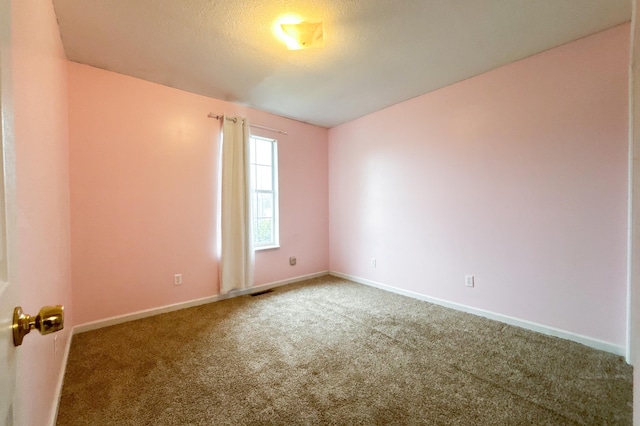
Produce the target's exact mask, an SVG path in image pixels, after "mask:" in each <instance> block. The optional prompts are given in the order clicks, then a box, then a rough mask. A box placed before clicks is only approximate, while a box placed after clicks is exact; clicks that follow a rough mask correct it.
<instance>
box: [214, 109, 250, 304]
mask: <svg viewBox="0 0 640 426" xmlns="http://www.w3.org/2000/svg"><path fill="white" fill-rule="evenodd" d="M222 123H223V124H222V154H221V156H222V161H221V179H220V180H221V184H220V191H221V196H220V293H221V294H225V293H228V292H229V291H231V290H240V289H243V288H248V287H251V286H253V268H254V251H253V237H252V231H251V228H252V226H251V204H250V199H251V198H250V197H251V188H250V173H251V171H250V167H249V123H248V122H247V120H246V119H245V118H242V117H223V119H222Z"/></svg>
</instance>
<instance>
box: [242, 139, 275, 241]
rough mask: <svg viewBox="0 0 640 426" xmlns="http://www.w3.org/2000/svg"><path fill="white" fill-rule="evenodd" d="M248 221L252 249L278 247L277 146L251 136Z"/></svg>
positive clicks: (271, 141) (273, 142)
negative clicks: (249, 218)
mask: <svg viewBox="0 0 640 426" xmlns="http://www.w3.org/2000/svg"><path fill="white" fill-rule="evenodd" d="M250 149H251V153H250V159H249V163H250V166H251V218H252V220H253V245H254V247H255V248H256V249H258V250H259V249H266V248H274V247H278V244H279V241H278V146H277V141H276V140H275V139H267V138H262V137H260V136H251V139H250Z"/></svg>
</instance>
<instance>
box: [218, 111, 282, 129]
mask: <svg viewBox="0 0 640 426" xmlns="http://www.w3.org/2000/svg"><path fill="white" fill-rule="evenodd" d="M207 117H209V118H215V119H216V120H220V119H221V118H222V117H224V116H223V115H217V114H214V113H212V112H210V113H209V115H207ZM227 120H230V118H227ZM249 127H255V128H256V129H262V130H268V131H270V132H276V133H280V134H281V135H288V133H287V132H285V131H284V130H278V129H272V128H271V127H266V126H261V125H259V124H249Z"/></svg>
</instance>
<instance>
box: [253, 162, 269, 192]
mask: <svg viewBox="0 0 640 426" xmlns="http://www.w3.org/2000/svg"><path fill="white" fill-rule="evenodd" d="M272 179H273V176H272V173H271V167H270V166H256V187H255V188H256V189H257V190H263V191H272V190H273V180H272Z"/></svg>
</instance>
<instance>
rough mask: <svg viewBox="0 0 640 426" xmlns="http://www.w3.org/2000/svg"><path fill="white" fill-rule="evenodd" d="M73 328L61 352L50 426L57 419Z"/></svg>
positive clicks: (54, 424) (54, 423) (52, 425)
mask: <svg viewBox="0 0 640 426" xmlns="http://www.w3.org/2000/svg"><path fill="white" fill-rule="evenodd" d="M73 331H74V330H73V329H71V332H70V333H69V337H68V338H67V343H66V344H65V345H64V352H63V354H62V359H61V360H60V362H61V364H60V365H61V368H60V372H59V373H58V380H57V381H56V388H55V393H54V398H53V401H54V402H53V407H52V408H51V419H50V421H49V424H50V425H51V426H56V422H57V420H58V408H59V407H60V397H61V396H62V385H63V384H64V374H65V373H66V371H67V361H68V360H69V351H70V350H71V340H72V339H73Z"/></svg>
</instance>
